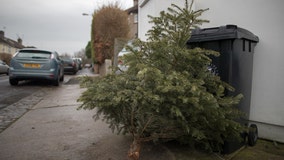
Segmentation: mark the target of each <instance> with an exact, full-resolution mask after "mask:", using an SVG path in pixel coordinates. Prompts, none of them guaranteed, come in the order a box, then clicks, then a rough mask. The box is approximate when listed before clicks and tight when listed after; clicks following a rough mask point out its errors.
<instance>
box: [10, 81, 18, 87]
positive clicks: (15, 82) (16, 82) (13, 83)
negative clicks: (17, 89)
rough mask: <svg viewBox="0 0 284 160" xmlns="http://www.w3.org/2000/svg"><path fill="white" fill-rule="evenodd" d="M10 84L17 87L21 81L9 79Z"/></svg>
mask: <svg viewBox="0 0 284 160" xmlns="http://www.w3.org/2000/svg"><path fill="white" fill-rule="evenodd" d="M9 82H10V85H12V86H16V85H18V83H19V81H18V80H16V79H9Z"/></svg>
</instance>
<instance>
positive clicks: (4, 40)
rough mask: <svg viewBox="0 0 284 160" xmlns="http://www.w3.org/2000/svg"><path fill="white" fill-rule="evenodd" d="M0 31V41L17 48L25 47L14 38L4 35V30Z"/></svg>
mask: <svg viewBox="0 0 284 160" xmlns="http://www.w3.org/2000/svg"><path fill="white" fill-rule="evenodd" d="M0 32H1V36H0V43H4V44H7V45H9V46H11V47H14V48H18V49H21V48H24V47H25V46H24V45H22V44H21V43H19V42H17V41H14V40H12V39H10V38H7V37H4V32H3V31H0ZM20 40H21V39H20Z"/></svg>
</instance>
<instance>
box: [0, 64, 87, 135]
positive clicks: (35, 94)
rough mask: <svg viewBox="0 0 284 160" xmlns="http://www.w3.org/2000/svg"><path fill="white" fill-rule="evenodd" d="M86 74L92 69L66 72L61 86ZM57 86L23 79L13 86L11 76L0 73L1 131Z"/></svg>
mask: <svg viewBox="0 0 284 160" xmlns="http://www.w3.org/2000/svg"><path fill="white" fill-rule="evenodd" d="M85 74H91V73H90V70H89V69H86V68H85V69H82V70H80V71H78V72H77V74H76V75H69V74H65V75H64V77H65V78H64V79H65V80H64V82H63V83H62V84H61V86H59V88H60V87H62V86H64V85H65V84H66V83H68V82H69V80H70V79H72V78H74V77H76V76H80V75H85ZM55 88H58V87H56V86H53V85H52V84H50V83H48V82H46V81H23V82H20V84H19V85H17V86H11V85H10V84H9V76H7V75H0V133H1V132H2V131H3V130H5V129H6V128H7V127H8V126H9V125H10V124H12V123H13V122H14V121H15V120H17V119H18V118H20V117H21V116H22V115H23V114H25V113H26V112H27V111H28V110H30V109H31V108H32V107H33V106H34V105H35V104H37V103H38V102H39V101H40V100H41V99H42V98H43V97H44V95H46V94H47V92H48V91H49V90H54V89H55Z"/></svg>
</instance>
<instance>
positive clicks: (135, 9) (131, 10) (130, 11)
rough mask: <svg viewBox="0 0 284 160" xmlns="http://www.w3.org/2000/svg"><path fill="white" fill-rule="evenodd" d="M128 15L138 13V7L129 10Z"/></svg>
mask: <svg viewBox="0 0 284 160" xmlns="http://www.w3.org/2000/svg"><path fill="white" fill-rule="evenodd" d="M125 11H126V12H127V13H128V14H130V13H138V5H135V6H133V7H130V8H128V9H127V10H125Z"/></svg>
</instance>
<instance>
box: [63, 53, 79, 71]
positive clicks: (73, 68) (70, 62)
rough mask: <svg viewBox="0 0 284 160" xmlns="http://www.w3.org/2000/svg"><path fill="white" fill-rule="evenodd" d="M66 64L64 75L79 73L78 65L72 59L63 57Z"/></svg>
mask: <svg viewBox="0 0 284 160" xmlns="http://www.w3.org/2000/svg"><path fill="white" fill-rule="evenodd" d="M62 60H63V64H64V73H72V74H76V73H77V72H78V67H77V63H76V61H75V60H74V59H72V58H70V57H62Z"/></svg>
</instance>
